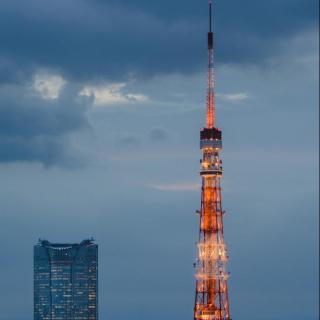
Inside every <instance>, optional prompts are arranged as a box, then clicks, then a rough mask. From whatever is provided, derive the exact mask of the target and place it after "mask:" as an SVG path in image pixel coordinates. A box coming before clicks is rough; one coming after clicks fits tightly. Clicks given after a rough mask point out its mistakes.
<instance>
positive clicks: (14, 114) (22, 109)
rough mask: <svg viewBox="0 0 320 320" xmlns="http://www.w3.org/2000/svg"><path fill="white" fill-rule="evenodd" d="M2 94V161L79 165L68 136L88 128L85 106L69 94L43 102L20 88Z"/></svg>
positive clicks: (0, 103) (5, 90)
mask: <svg viewBox="0 0 320 320" xmlns="http://www.w3.org/2000/svg"><path fill="white" fill-rule="evenodd" d="M71 91H72V90H71ZM0 93H1V95H0V162H14V161H28V162H30V161H31V162H33V161H38V162H41V163H43V164H44V165H45V166H52V165H59V166H68V167H70V166H73V165H76V166H77V165H79V164H80V162H81V160H80V159H76V157H75V155H74V154H73V152H72V146H71V145H69V144H68V142H67V141H68V139H67V136H68V134H71V133H73V132H74V131H77V130H80V129H82V128H85V127H88V126H89V124H88V120H87V117H86V106H85V105H84V104H83V103H80V102H75V101H74V98H72V95H70V96H69V94H70V93H69V94H68V95H66V96H62V97H61V98H60V99H57V100H52V101H49V100H44V99H41V98H39V97H37V96H35V95H34V94H32V93H31V92H29V90H25V89H24V88H21V87H14V88H12V87H11V88H3V90H1V91H0Z"/></svg>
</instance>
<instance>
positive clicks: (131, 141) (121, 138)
mask: <svg viewBox="0 0 320 320" xmlns="http://www.w3.org/2000/svg"><path fill="white" fill-rule="evenodd" d="M114 141H115V146H116V147H117V148H123V147H125V148H131V147H137V146H139V145H140V144H141V142H142V141H141V138H140V137H139V136H137V135H135V134H131V133H122V134H120V135H118V136H116V137H115V140H114Z"/></svg>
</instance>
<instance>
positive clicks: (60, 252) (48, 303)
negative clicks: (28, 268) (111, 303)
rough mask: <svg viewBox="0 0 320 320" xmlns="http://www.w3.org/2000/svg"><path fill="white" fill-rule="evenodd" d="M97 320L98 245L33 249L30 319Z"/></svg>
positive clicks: (42, 244)
mask: <svg viewBox="0 0 320 320" xmlns="http://www.w3.org/2000/svg"><path fill="white" fill-rule="evenodd" d="M97 319H98V246H97V245H96V244H94V243H93V241H92V240H84V241H82V242H81V243H80V244H61V243H50V242H49V241H42V240H40V241H39V243H38V244H37V245H35V246H34V320H97Z"/></svg>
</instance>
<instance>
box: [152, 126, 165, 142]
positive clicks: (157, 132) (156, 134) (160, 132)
mask: <svg viewBox="0 0 320 320" xmlns="http://www.w3.org/2000/svg"><path fill="white" fill-rule="evenodd" d="M150 139H151V140H152V141H159V142H161V141H165V140H167V139H168V132H167V131H166V130H164V129H161V128H153V129H152V130H151V132H150Z"/></svg>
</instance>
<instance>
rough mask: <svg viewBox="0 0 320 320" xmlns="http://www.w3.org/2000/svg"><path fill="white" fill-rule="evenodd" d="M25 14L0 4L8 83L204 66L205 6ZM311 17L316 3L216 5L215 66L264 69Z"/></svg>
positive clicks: (97, 6)
mask: <svg viewBox="0 0 320 320" xmlns="http://www.w3.org/2000/svg"><path fill="white" fill-rule="evenodd" d="M26 6H27V5H26V4H25V5H21V2H19V1H17V0H10V1H9V0H3V1H1V3H0V37H1V54H0V58H1V59H0V69H1V68H2V69H4V70H7V72H5V73H4V75H3V76H2V77H5V75H6V76H7V81H13V80H14V79H13V78H19V77H20V78H21V73H23V70H25V72H26V70H30V68H31V69H32V68H33V67H37V66H49V67H52V68H58V69H60V70H61V71H63V72H64V73H65V74H66V75H68V76H69V77H76V78H77V79H83V80H88V79H92V78H99V77H104V78H108V77H109V78H112V79H115V78H118V79H119V78H121V77H123V76H127V74H128V73H132V72H133V73H136V74H137V75H153V74H159V73H168V72H194V71H198V70H201V69H202V68H203V66H204V64H205V62H204V61H205V60H204V59H205V54H206V52H205V38H206V34H205V32H206V28H207V6H206V1H203V2H202V3H199V1H191V0H190V1H182V0H179V1H169V0H165V1H161V2H160V1H158V2H157V1H142V0H134V1H133V0H130V1H129V0H123V1H118V0H117V1H115V0H108V1H84V0H79V1H75V0H67V1H65V0H64V1H62V0H57V1H49V0H41V1H40V0H30V1H28V7H27V8H26ZM316 12H317V3H316V1H304V0H284V1H281V2H280V1H276V0H271V1H268V2H263V1H262V2H261V1H256V0H245V1H241V2H239V1H217V2H216V13H215V19H216V21H215V26H216V31H217V36H216V42H217V56H218V61H219V63H253V64H261V63H263V61H264V60H265V59H266V58H268V57H270V56H272V55H274V54H277V51H278V47H277V45H278V44H279V43H282V42H285V41H286V39H288V38H289V37H292V36H294V35H295V34H296V33H297V32H302V31H303V30H307V29H308V28H312V27H315V25H316V23H317V15H316ZM1 61H2V65H1ZM6 61H7V64H6V63H4V62H6ZM3 64H4V65H3ZM17 66H22V67H20V69H19V70H21V71H19V72H17V71H16V70H17ZM11 69H12V71H9V72H8V70H11ZM18 73H19V74H18ZM0 80H2V81H5V80H6V79H0Z"/></svg>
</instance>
